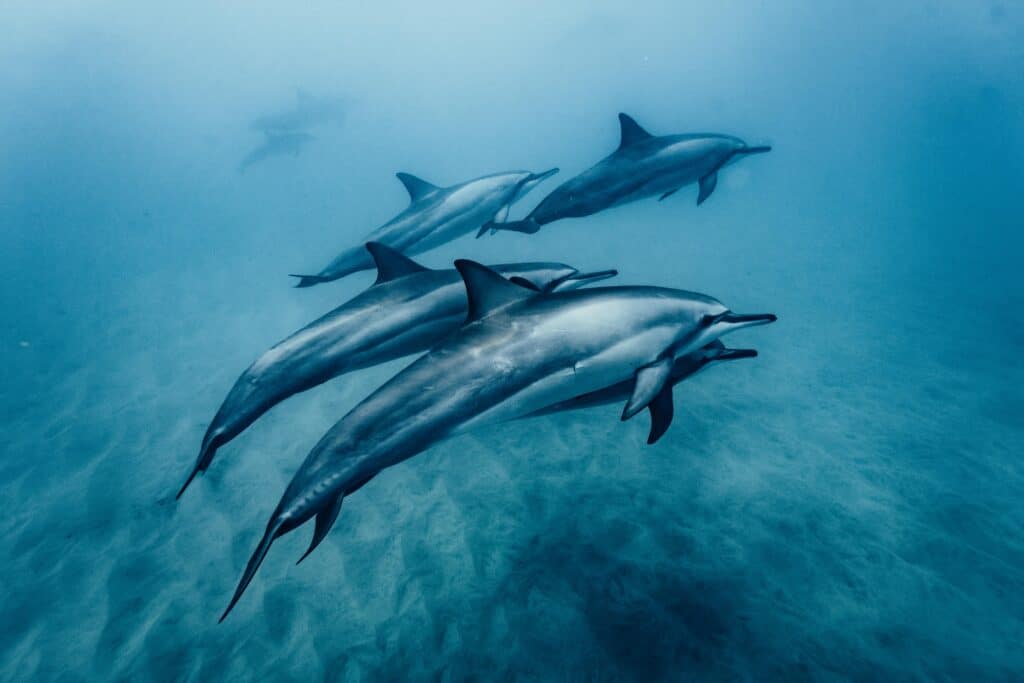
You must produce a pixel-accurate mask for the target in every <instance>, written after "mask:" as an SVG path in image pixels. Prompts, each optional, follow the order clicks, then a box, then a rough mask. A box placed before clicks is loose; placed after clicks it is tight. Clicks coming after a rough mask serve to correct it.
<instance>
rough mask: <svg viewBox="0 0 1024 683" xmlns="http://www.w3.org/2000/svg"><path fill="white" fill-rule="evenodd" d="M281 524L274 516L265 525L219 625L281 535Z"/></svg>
mask: <svg viewBox="0 0 1024 683" xmlns="http://www.w3.org/2000/svg"><path fill="white" fill-rule="evenodd" d="M281 527H282V522H281V520H279V519H278V518H277V516H276V515H275V517H274V519H272V520H271V522H270V524H268V525H267V530H266V532H265V533H264V534H263V538H262V540H260V544H259V545H258V546H256V550H255V551H254V552H253V554H252V557H250V558H249V564H248V565H246V567H245V573H244V574H242V580H241V581H239V582H238V588H236V589H235V594H234V595H233V596H232V597H231V602H230V603H228V608H227V609H226V610H224V614H222V615H220V619H219V620H218V621H217V623H218V624H219V623H221V622H223V621H224V619H226V618H227V616H228V614H230V613H231V610H232V609H233V608H234V607H235V605H236V604H237V603H238V599H239V598H241V597H242V593H244V592H245V589H246V588H247V587H248V586H249V582H250V581H252V577H253V576H255V575H256V570H257V569H259V568H260V565H261V564H263V558H265V557H266V556H267V551H268V550H270V545H271V544H272V543H273V542H274V539H276V538H277V537H278V536H280V535H282V534H283V533H284V531H283V530H282V528H281Z"/></svg>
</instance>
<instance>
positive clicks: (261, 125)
mask: <svg viewBox="0 0 1024 683" xmlns="http://www.w3.org/2000/svg"><path fill="white" fill-rule="evenodd" d="M347 103H348V102H347V100H346V99H345V98H341V97H319V96H316V95H312V94H310V93H308V92H306V91H305V90H303V89H301V88H298V89H296V91H295V105H294V106H293V107H292V108H291V109H288V110H285V111H281V112H277V113H276V114H267V115H266V116H261V117H259V118H257V119H256V120H254V121H253V122H252V127H253V128H254V129H256V130H260V131H271V132H280V131H296V130H306V129H307V128H311V127H313V126H320V125H323V124H327V123H335V124H338V123H341V122H342V120H343V119H344V118H345V109H346V105H347Z"/></svg>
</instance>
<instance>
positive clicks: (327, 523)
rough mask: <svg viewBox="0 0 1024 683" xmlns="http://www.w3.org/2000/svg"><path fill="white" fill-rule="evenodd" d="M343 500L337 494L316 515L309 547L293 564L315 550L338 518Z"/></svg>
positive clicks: (299, 562) (300, 561)
mask: <svg viewBox="0 0 1024 683" xmlns="http://www.w3.org/2000/svg"><path fill="white" fill-rule="evenodd" d="M343 500H345V496H344V495H342V494H340V493H339V494H338V495H337V496H336V497H335V499H334V500H332V501H331V504H330V505H328V506H327V507H325V508H324V509H323V510H321V511H320V512H318V513H317V515H316V528H315V529H313V540H312V541H311V542H310V544H309V548H307V549H306V552H304V553H302V557H300V558H299V561H298V562H296V563H295V564H301V563H302V561H303V560H304V559H306V558H307V557H309V554H310V553H311V552H313V551H314V550H316V547H317V546H318V545H320V542H321V541H323V540H324V538H326V537H327V533H328V532H329V531H330V530H331V527H332V526H334V522H335V521H336V520H337V519H338V513H339V512H341V502H342V501H343Z"/></svg>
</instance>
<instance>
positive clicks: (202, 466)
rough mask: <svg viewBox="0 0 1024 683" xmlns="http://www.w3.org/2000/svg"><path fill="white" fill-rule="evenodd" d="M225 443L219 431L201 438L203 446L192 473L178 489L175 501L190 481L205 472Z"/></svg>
mask: <svg viewBox="0 0 1024 683" xmlns="http://www.w3.org/2000/svg"><path fill="white" fill-rule="evenodd" d="M227 441H228V440H227V439H225V438H224V435H223V434H222V433H221V432H219V431H217V432H213V433H208V434H207V435H206V437H204V438H203V445H202V446H200V448H199V456H198V457H197V458H196V462H195V464H194V465H193V466H192V471H191V472H189V475H188V478H186V479H185V483H184V484H182V485H181V488H180V489H178V494H177V495H176V496H174V499H175V500H179V499H180V498H181V496H182V494H183V493H185V489H187V488H188V486H189V484H191V483H192V480H193V479H195V478H196V475H197V474H199V473H200V472H205V471H206V469H207V468H208V467H209V466H210V463H211V462H213V456H214V455H216V454H217V449H218V448H220V447H221V446H223V445H224V444H225V443H227Z"/></svg>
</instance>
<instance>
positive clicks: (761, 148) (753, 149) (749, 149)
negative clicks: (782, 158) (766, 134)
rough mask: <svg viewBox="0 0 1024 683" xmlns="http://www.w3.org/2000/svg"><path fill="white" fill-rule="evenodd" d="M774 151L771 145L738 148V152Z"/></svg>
mask: <svg viewBox="0 0 1024 683" xmlns="http://www.w3.org/2000/svg"><path fill="white" fill-rule="evenodd" d="M770 151H772V146H771V145H755V146H753V147H744V148H743V149H741V150H738V151H737V152H736V153H737V154H764V153H765V152H770Z"/></svg>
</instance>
